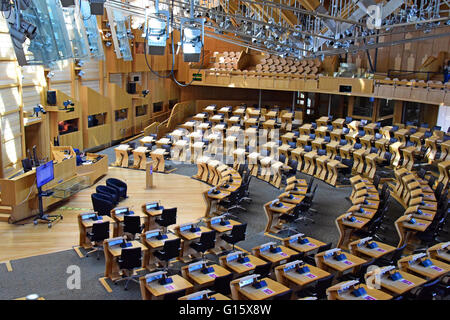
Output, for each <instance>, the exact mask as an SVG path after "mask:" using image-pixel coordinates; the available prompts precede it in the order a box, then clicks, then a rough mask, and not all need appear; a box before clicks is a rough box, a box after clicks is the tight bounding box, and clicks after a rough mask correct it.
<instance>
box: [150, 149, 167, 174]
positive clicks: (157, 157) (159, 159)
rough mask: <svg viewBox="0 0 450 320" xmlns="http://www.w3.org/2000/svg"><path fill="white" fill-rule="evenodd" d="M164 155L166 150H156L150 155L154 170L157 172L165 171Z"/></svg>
mask: <svg viewBox="0 0 450 320" xmlns="http://www.w3.org/2000/svg"><path fill="white" fill-rule="evenodd" d="M165 154H166V150H164V149H156V150H154V151H152V152H151V153H150V155H151V157H152V160H153V162H154V163H155V166H154V168H155V169H156V171H157V172H164V170H165V162H164V155H165Z"/></svg>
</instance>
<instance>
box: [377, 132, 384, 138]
mask: <svg viewBox="0 0 450 320" xmlns="http://www.w3.org/2000/svg"><path fill="white" fill-rule="evenodd" d="M382 137H383V135H382V134H381V133H378V132H377V133H375V140H380V139H381V138H382Z"/></svg>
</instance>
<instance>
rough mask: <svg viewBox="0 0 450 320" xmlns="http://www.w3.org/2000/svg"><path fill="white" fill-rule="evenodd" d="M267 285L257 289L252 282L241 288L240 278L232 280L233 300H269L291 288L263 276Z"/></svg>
mask: <svg viewBox="0 0 450 320" xmlns="http://www.w3.org/2000/svg"><path fill="white" fill-rule="evenodd" d="M262 280H264V281H266V283H267V286H266V287H264V288H260V289H256V288H255V287H253V286H252V285H251V284H250V285H247V286H244V287H242V288H239V279H236V280H233V281H232V282H231V284H230V285H231V294H232V297H233V300H267V299H270V298H273V297H274V296H276V295H279V294H281V293H284V292H286V291H289V288H288V287H286V286H284V285H282V284H281V283H278V282H277V281H274V280H272V279H269V278H263V279H262Z"/></svg>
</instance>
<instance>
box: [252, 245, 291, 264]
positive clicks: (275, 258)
mask: <svg viewBox="0 0 450 320" xmlns="http://www.w3.org/2000/svg"><path fill="white" fill-rule="evenodd" d="M278 247H279V248H280V249H281V251H280V252H277V253H272V252H270V251H269V250H266V251H263V252H261V250H260V248H259V247H256V248H253V249H252V253H253V255H255V256H256V257H258V258H261V259H264V260H266V261H267V262H271V263H272V267H276V266H278V265H280V264H284V263H286V262H287V261H288V259H289V257H290V256H292V255H294V254H297V251H294V250H292V249H289V248H288V247H285V246H278Z"/></svg>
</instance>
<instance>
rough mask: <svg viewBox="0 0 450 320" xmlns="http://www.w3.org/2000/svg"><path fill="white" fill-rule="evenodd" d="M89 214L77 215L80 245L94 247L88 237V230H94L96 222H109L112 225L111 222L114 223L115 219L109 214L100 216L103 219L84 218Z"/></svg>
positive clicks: (88, 247)
mask: <svg viewBox="0 0 450 320" xmlns="http://www.w3.org/2000/svg"><path fill="white" fill-rule="evenodd" d="M87 215H89V213H80V214H78V217H77V220H78V229H79V231H80V239H79V242H78V243H79V244H78V245H79V246H80V247H82V248H84V249H90V248H92V243H91V240H90V239H89V238H88V237H87V232H88V231H90V230H92V226H93V225H94V224H95V223H102V222H109V224H110V225H111V223H114V221H113V220H112V219H111V218H110V217H108V216H100V217H98V218H99V219H101V220H92V219H83V216H87Z"/></svg>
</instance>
